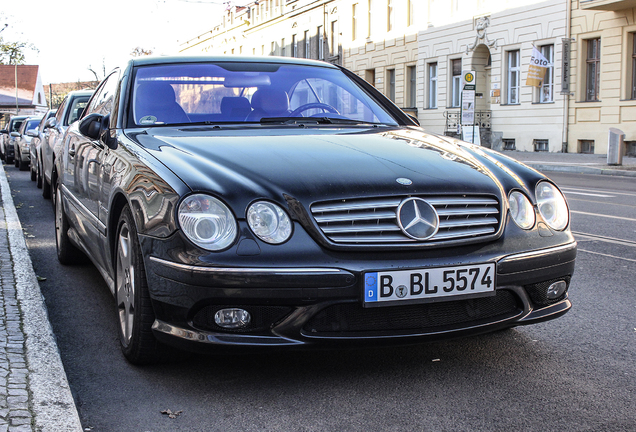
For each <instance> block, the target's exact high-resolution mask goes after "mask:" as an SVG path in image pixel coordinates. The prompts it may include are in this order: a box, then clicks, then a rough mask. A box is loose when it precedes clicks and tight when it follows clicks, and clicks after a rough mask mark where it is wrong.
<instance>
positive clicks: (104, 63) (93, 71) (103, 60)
mask: <svg viewBox="0 0 636 432" xmlns="http://www.w3.org/2000/svg"><path fill="white" fill-rule="evenodd" d="M105 60H106V59H104V58H102V76H101V78H100V77H99V75H98V74H97V72H95V70H94V69H93V66H91V65H88V68H87V69H88V70H89V71H91V72H92V73H93V75H95V81H101V80H103V79H104V78H106V62H105Z"/></svg>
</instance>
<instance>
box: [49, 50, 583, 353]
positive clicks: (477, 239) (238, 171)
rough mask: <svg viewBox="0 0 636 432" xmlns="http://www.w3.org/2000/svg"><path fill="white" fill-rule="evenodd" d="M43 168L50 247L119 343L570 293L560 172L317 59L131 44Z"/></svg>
mask: <svg viewBox="0 0 636 432" xmlns="http://www.w3.org/2000/svg"><path fill="white" fill-rule="evenodd" d="M52 185H53V187H54V192H55V194H56V197H57V199H56V200H55V201H54V202H55V204H56V218H55V220H56V234H57V235H56V241H57V252H58V257H59V259H60V261H61V262H62V263H67V264H69V263H72V262H74V261H75V260H76V259H77V256H78V255H77V254H78V252H79V251H82V252H84V253H86V254H87V255H88V256H89V257H90V258H91V260H92V261H93V262H94V263H95V265H96V266H97V268H98V269H99V271H100V272H101V274H102V275H103V277H104V279H105V280H106V282H107V283H108V285H109V287H110V289H111V290H112V292H113V295H114V296H115V297H116V304H117V311H116V313H117V314H118V316H119V322H120V326H119V338H120V341H121V346H122V350H123V352H124V354H125V356H126V357H127V358H128V360H129V361H131V362H133V363H145V362H149V361H153V360H155V359H157V358H159V356H160V355H161V352H163V348H164V344H166V345H173V346H177V347H181V348H186V349H193V350H201V349H206V348H214V347H219V346H278V347H280V346H291V347H294V346H298V347H301V346H312V345H324V344H338V343H340V344H346V345H351V344H353V343H382V342H399V343H412V342H418V341H424V340H430V339H437V338H447V337H455V336H461V335H469V334H477V333H482V332H487V331H493V330H497V329H502V328H506V327H511V326H517V325H521V324H530V323H536V322H540V321H543V320H547V319H551V318H556V317H558V316H561V315H562V314H564V313H565V312H567V311H568V310H569V309H570V307H571V303H570V301H569V300H568V288H569V284H570V278H571V276H572V273H573V271H574V262H575V256H576V242H575V241H574V238H573V236H572V234H571V232H570V230H569V211H568V207H567V204H566V201H565V199H564V197H563V195H562V194H561V192H560V191H559V189H558V188H557V187H556V186H555V185H554V184H553V183H552V182H551V181H550V180H549V179H547V178H546V177H545V176H543V175H542V174H540V173H539V172H537V171H535V170H533V169H530V168H528V167H526V166H524V165H522V164H519V163H517V162H516V161H514V160H513V159H511V158H508V157H506V156H504V155H502V154H500V153H497V152H494V151H491V150H489V149H485V148H481V147H479V146H475V145H472V144H468V143H465V142H461V141H458V140H455V139H452V138H449V137H444V136H438V135H435V134H431V133H427V132H426V131H425V130H424V129H422V128H420V127H419V126H418V125H417V124H416V122H415V121H414V120H413V119H412V118H410V117H409V116H407V115H406V114H404V113H403V112H402V111H400V110H399V109H398V108H397V107H396V106H395V105H394V104H393V103H391V102H390V101H389V100H388V99H387V98H385V97H384V96H382V95H381V94H380V93H379V92H378V91H377V90H375V89H374V88H373V87H372V86H370V85H369V84H368V83H366V82H365V81H364V80H362V79H360V78H359V77H357V76H356V75H354V74H353V73H351V72H349V71H347V70H346V69H343V68H340V67H337V66H334V65H330V64H327V63H322V62H315V61H309V60H307V61H305V60H299V59H290V58H272V57H267V58H239V57H231V58H227V57H218V58H202V57H196V58H186V57H179V58H170V57H163V58H143V59H134V60H131V61H130V63H129V64H128V65H127V66H126V67H125V68H122V69H116V70H115V71H114V72H113V73H111V74H110V75H109V76H108V77H107V78H106V79H105V80H104V81H103V82H102V83H101V84H100V86H99V88H98V89H97V90H96V91H95V94H94V95H93V97H92V98H91V100H90V101H89V104H88V106H87V108H86V110H85V113H84V114H83V117H82V119H81V120H80V121H79V122H77V123H75V124H73V125H71V126H70V128H69V130H68V132H67V134H66V136H65V138H64V145H63V149H62V152H61V155H60V157H59V158H58V159H57V160H56V166H55V169H54V172H53V174H52Z"/></svg>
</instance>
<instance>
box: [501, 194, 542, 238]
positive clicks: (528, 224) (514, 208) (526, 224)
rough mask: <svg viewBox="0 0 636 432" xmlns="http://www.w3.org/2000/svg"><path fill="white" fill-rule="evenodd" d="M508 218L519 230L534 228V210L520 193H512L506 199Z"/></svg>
mask: <svg viewBox="0 0 636 432" xmlns="http://www.w3.org/2000/svg"><path fill="white" fill-rule="evenodd" d="M508 201H509V202H510V216H512V219H513V220H514V221H515V223H516V224H517V225H519V227H520V228H523V229H526V230H527V229H530V228H532V227H533V226H534V220H535V215H534V208H533V207H532V203H531V202H530V200H529V199H528V198H527V197H526V196H525V195H524V194H522V193H521V192H517V191H514V192H512V193H511V194H510V197H509V198H508Z"/></svg>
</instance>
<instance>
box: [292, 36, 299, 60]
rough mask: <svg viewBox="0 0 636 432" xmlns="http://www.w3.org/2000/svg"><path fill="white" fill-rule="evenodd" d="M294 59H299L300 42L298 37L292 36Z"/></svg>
mask: <svg viewBox="0 0 636 432" xmlns="http://www.w3.org/2000/svg"><path fill="white" fill-rule="evenodd" d="M292 57H298V41H297V40H296V35H292Z"/></svg>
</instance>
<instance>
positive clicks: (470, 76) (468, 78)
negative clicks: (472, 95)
mask: <svg viewBox="0 0 636 432" xmlns="http://www.w3.org/2000/svg"><path fill="white" fill-rule="evenodd" d="M474 80H475V75H473V73H472V72H467V73H466V75H464V81H465V82H466V83H467V84H470V83H472V82H473V81H474Z"/></svg>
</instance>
